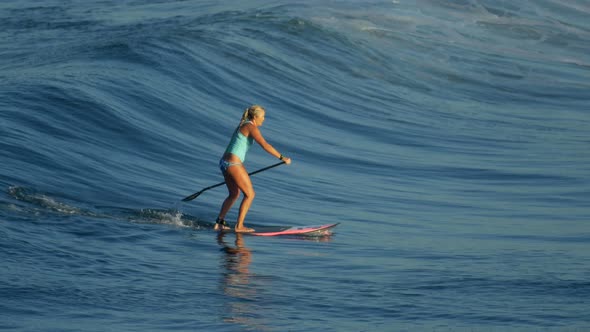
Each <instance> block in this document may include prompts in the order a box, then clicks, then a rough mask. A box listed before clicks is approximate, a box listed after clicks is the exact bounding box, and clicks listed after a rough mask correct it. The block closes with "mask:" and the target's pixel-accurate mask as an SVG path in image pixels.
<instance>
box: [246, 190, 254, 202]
mask: <svg viewBox="0 0 590 332" xmlns="http://www.w3.org/2000/svg"><path fill="white" fill-rule="evenodd" d="M254 196H256V192H254V189H252V190H248V191H245V192H244V199H249V200H253V199H254Z"/></svg>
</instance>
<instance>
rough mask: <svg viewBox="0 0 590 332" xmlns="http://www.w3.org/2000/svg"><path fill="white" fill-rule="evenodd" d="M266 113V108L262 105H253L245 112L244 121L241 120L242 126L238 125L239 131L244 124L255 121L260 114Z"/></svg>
mask: <svg viewBox="0 0 590 332" xmlns="http://www.w3.org/2000/svg"><path fill="white" fill-rule="evenodd" d="M261 112H264V107H262V106H260V105H252V106H250V107H248V108H246V110H245V111H244V114H242V119H241V120H240V124H239V125H238V129H239V128H240V127H241V126H242V125H243V124H244V122H246V121H248V120H252V119H254V118H255V117H256V116H257V115H258V114H260V113H261Z"/></svg>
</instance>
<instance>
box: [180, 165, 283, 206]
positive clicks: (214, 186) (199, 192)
mask: <svg viewBox="0 0 590 332" xmlns="http://www.w3.org/2000/svg"><path fill="white" fill-rule="evenodd" d="M284 163H285V162H284V161H281V162H280V163H276V164H274V165H270V166H266V167H264V168H261V169H259V170H256V171H254V172H251V173H248V175H254V174H257V173H260V172H264V171H266V170H269V169H271V168H273V167H277V166H281V165H282V164H284ZM224 184H225V181H223V182H221V183H218V184H214V185H212V186H209V187H207V188H204V189H202V190H201V191H197V192H196V193H194V194H192V195H190V196H186V197H185V198H183V199H182V201H183V202H188V201H192V200H193V199H195V198H197V197H199V195H200V194H202V193H203V192H205V191H207V190H209V189H213V188H217V187H219V186H223V185H224Z"/></svg>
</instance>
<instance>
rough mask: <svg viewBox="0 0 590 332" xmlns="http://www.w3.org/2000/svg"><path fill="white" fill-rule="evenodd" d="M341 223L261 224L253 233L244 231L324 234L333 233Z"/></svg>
mask: <svg viewBox="0 0 590 332" xmlns="http://www.w3.org/2000/svg"><path fill="white" fill-rule="evenodd" d="M338 224H340V223H335V224H326V225H315V226H260V227H254V229H255V231H254V232H253V233H243V234H249V235H256V236H281V235H303V236H323V235H330V234H332V228H334V227H336V226H338Z"/></svg>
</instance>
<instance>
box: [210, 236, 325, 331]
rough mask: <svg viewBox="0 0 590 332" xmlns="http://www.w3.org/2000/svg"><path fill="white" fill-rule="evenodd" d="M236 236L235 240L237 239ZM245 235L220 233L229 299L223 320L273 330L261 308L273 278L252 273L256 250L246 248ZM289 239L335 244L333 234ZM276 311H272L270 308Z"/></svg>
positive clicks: (223, 284)
mask: <svg viewBox="0 0 590 332" xmlns="http://www.w3.org/2000/svg"><path fill="white" fill-rule="evenodd" d="M234 236H235V238H234ZM245 237H248V236H247V235H243V234H239V233H238V234H232V233H223V232H220V233H218V234H217V243H218V244H219V246H220V247H221V252H222V253H223V255H221V256H220V264H221V270H222V273H221V287H222V290H223V293H224V294H225V295H226V296H227V299H228V301H227V303H226V305H225V308H224V313H223V320H224V321H225V322H228V323H235V324H240V325H241V326H242V327H244V328H246V329H247V330H255V331H269V330H271V328H270V327H269V326H268V325H267V324H265V321H266V320H267V317H265V316H264V313H265V312H266V310H265V309H266V308H264V307H263V306H261V305H260V303H263V302H266V301H261V296H264V290H265V289H268V288H269V287H270V285H269V284H268V283H269V282H270V280H271V278H268V277H267V278H263V280H264V283H261V280H262V279H261V278H256V275H255V274H253V273H251V272H250V268H251V266H250V264H251V263H252V251H251V250H250V249H249V248H248V247H246V244H245ZM285 240H305V241H313V242H328V241H331V236H330V235H323V236H314V237H309V236H308V237H305V236H299V237H289V238H286V239H285ZM269 310H272V309H269Z"/></svg>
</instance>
